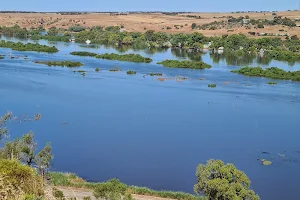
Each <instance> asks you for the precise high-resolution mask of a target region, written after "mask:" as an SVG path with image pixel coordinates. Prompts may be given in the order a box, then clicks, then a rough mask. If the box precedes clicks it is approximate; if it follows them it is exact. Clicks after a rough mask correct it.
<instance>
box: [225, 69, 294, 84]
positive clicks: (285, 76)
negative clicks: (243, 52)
mask: <svg viewBox="0 0 300 200" xmlns="http://www.w3.org/2000/svg"><path fill="white" fill-rule="evenodd" d="M231 72H233V73H237V74H243V75H246V76H257V77H266V78H273V79H282V80H292V81H300V71H294V72H291V71H284V70H283V69H280V68H277V67H270V68H266V69H263V68H261V67H248V66H246V67H242V68H241V69H239V70H232V71H231Z"/></svg>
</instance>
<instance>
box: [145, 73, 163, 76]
mask: <svg viewBox="0 0 300 200" xmlns="http://www.w3.org/2000/svg"><path fill="white" fill-rule="evenodd" d="M148 75H149V76H162V75H163V74H162V73H149V74H148Z"/></svg>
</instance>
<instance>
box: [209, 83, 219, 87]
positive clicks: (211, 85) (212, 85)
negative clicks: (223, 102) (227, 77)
mask: <svg viewBox="0 0 300 200" xmlns="http://www.w3.org/2000/svg"><path fill="white" fill-rule="evenodd" d="M208 87H210V88H215V87H217V85H216V84H214V83H213V84H209V85H208Z"/></svg>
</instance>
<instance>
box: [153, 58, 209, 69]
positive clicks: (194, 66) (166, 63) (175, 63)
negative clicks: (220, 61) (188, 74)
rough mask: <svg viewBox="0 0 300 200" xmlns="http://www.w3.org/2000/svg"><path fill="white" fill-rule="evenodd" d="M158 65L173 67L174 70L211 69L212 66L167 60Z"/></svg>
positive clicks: (200, 62)
mask: <svg viewBox="0 0 300 200" xmlns="http://www.w3.org/2000/svg"><path fill="white" fill-rule="evenodd" d="M157 64H161V65H163V66H164V67H172V68H190V69H206V68H211V67H212V66H211V65H209V64H206V63H204V62H202V61H190V60H184V61H179V60H165V61H162V62H159V63H157Z"/></svg>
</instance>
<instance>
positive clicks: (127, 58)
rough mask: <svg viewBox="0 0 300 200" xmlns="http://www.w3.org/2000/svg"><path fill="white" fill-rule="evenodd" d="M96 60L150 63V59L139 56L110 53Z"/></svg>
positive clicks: (99, 56)
mask: <svg viewBox="0 0 300 200" xmlns="http://www.w3.org/2000/svg"><path fill="white" fill-rule="evenodd" d="M96 58H100V59H108V60H120V61H129V62H145V63H150V62H152V59H151V58H145V57H143V56H141V55H139V54H123V55H119V54H115V53H111V54H108V53H106V54H101V55H97V56H96Z"/></svg>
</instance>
